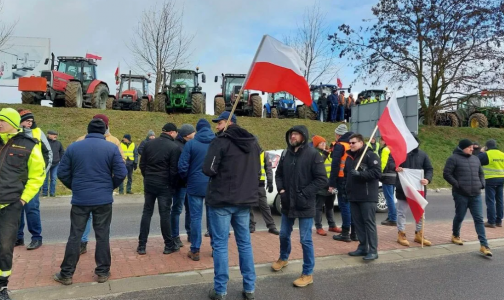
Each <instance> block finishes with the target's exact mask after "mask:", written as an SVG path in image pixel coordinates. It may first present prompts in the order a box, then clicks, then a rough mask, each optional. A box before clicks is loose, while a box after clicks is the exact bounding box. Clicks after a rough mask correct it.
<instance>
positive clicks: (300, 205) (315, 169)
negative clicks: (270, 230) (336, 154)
mask: <svg viewBox="0 0 504 300" xmlns="http://www.w3.org/2000/svg"><path fill="white" fill-rule="evenodd" d="M293 131H296V132H299V133H301V134H302V135H303V137H304V141H303V143H302V144H301V146H300V147H299V148H298V150H297V151H295V148H294V147H292V146H290V143H289V139H290V135H291V133H292V132H293ZM309 136H310V135H309V134H308V129H307V128H306V127H305V126H304V125H298V126H294V127H292V128H291V129H289V130H288V131H287V133H286V134H285V140H286V142H287V145H288V146H287V149H286V150H284V153H283V154H282V158H281V160H280V162H279V163H278V166H277V170H276V174H275V181H276V186H277V190H278V192H280V191H282V190H284V191H285V192H283V193H280V200H281V204H282V214H285V215H286V216H288V217H289V218H313V217H315V202H316V199H315V198H316V194H317V192H318V191H319V190H321V189H322V188H324V187H325V186H326V185H327V173H326V170H325V167H324V158H323V157H322V155H320V154H319V152H318V151H317V149H315V148H312V147H309V146H308V145H307V141H308V138H309Z"/></svg>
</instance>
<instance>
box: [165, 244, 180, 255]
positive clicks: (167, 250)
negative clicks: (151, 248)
mask: <svg viewBox="0 0 504 300" xmlns="http://www.w3.org/2000/svg"><path fill="white" fill-rule="evenodd" d="M179 251H180V248H179V247H178V246H177V245H173V246H166V245H165V247H164V251H163V254H172V253H174V252H179Z"/></svg>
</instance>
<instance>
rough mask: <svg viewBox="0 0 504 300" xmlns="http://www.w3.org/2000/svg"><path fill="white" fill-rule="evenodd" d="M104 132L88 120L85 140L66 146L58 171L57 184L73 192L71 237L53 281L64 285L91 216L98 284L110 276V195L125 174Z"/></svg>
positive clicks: (97, 122)
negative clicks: (58, 181)
mask: <svg viewBox="0 0 504 300" xmlns="http://www.w3.org/2000/svg"><path fill="white" fill-rule="evenodd" d="M106 130H107V127H106V125H105V123H104V122H103V121H102V120H99V119H94V120H91V122H90V123H89V125H88V134H87V135H86V137H85V139H84V140H83V141H79V142H76V143H73V144H71V145H70V146H68V148H67V151H66V153H65V155H63V158H62V159H61V162H60V165H59V167H58V178H59V180H61V182H62V183H63V184H64V185H65V186H66V187H67V188H69V189H70V190H71V191H72V200H71V204H72V209H71V211H70V223H71V226H70V236H69V237H68V242H67V245H66V249H65V257H64V259H63V262H62V263H61V271H60V272H59V273H56V274H55V275H54V277H53V278H54V280H55V281H57V282H59V283H61V284H64V285H70V284H72V276H73V274H74V273H75V268H76V267H77V263H78V262H79V255H80V243H81V238H82V234H83V233H84V230H85V228H86V223H87V221H88V219H90V215H91V213H92V214H93V229H94V232H95V236H96V251H95V261H96V269H95V274H96V275H97V276H98V279H97V281H98V282H99V283H104V282H106V281H107V280H108V278H109V276H110V264H111V256H110V243H109V236H110V222H111V220H112V202H114V199H113V196H112V192H113V191H114V189H115V188H117V187H118V186H119V185H120V184H121V182H122V181H123V180H124V178H125V177H126V175H127V170H126V166H125V165H124V161H123V160H122V157H121V153H120V152H119V149H117V147H116V146H115V145H112V144H111V143H110V142H107V141H106V140H105V136H104V134H105V132H106Z"/></svg>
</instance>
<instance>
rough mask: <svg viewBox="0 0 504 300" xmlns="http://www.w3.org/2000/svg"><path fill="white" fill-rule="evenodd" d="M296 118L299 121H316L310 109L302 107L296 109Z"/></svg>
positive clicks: (315, 115) (314, 114)
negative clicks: (297, 117)
mask: <svg viewBox="0 0 504 300" xmlns="http://www.w3.org/2000/svg"><path fill="white" fill-rule="evenodd" d="M298 116H299V118H300V119H309V120H316V119H317V114H316V113H315V112H314V111H313V110H312V108H311V107H308V106H306V105H302V106H300V107H299V108H298Z"/></svg>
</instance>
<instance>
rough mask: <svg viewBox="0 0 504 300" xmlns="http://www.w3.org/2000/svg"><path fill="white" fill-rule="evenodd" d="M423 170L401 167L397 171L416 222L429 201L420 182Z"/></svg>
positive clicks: (420, 217)
mask: <svg viewBox="0 0 504 300" xmlns="http://www.w3.org/2000/svg"><path fill="white" fill-rule="evenodd" d="M423 172H424V171H423V170H413V169H406V168H405V169H403V171H402V172H398V173H397V174H399V180H400V181H401V186H402V189H403V191H404V195H406V200H407V201H408V205H409V207H410V209H411V213H412V214H413V218H415V221H416V222H417V223H418V222H420V219H422V216H423V214H424V213H425V207H426V206H427V204H428V203H429V202H427V200H425V198H424V197H425V189H424V186H423V185H422V184H421V183H420V180H422V179H423Z"/></svg>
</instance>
